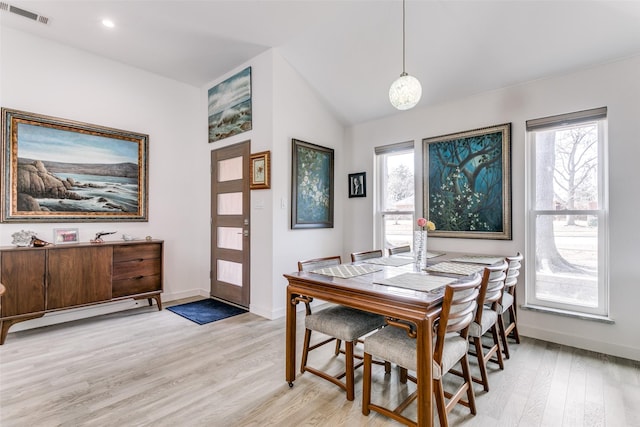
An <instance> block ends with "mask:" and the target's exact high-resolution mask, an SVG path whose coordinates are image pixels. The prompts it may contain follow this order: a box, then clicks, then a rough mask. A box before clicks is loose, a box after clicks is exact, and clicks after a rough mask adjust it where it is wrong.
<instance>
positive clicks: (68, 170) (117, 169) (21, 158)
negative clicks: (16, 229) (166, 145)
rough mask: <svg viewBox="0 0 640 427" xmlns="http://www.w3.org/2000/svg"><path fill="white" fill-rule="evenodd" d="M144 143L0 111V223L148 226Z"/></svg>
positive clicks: (139, 137) (134, 136) (123, 134)
mask: <svg viewBox="0 0 640 427" xmlns="http://www.w3.org/2000/svg"><path fill="white" fill-rule="evenodd" d="M148 143H149V136H148V135H144V134H140V133H134V132H128V131H124V130H118V129H112V128H107V127H103V126H97V125H92V124H87V123H81V122H75V121H71V120H67V119H60V118H55V117H49V116H43V115H39V114H33V113H27V112H24V111H18V110H11V109H7V108H3V109H2V166H3V171H2V177H1V179H2V181H1V185H0V187H1V188H0V192H1V193H2V201H1V211H2V218H1V220H2V222H71V221H73V222H78V221H80V222H83V221H94V222H105V221H147V220H148V206H147V204H148V196H147V192H148V187H149V183H148V164H147V152H148Z"/></svg>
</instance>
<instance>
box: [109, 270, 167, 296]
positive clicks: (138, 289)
mask: <svg viewBox="0 0 640 427" xmlns="http://www.w3.org/2000/svg"><path fill="white" fill-rule="evenodd" d="M161 290H162V280H160V275H159V274H155V275H151V276H138V277H132V278H129V279H122V280H114V281H113V283H112V290H111V295H112V298H119V297H123V296H128V295H135V294H144V293H147V292H153V291H161Z"/></svg>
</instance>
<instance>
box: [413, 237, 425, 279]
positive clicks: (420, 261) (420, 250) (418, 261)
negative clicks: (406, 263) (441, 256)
mask: <svg viewBox="0 0 640 427" xmlns="http://www.w3.org/2000/svg"><path fill="white" fill-rule="evenodd" d="M413 252H414V262H415V267H416V270H418V271H422V270H424V269H425V268H427V232H426V231H425V230H419V231H414V236H413Z"/></svg>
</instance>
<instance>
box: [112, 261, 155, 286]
mask: <svg viewBox="0 0 640 427" xmlns="http://www.w3.org/2000/svg"><path fill="white" fill-rule="evenodd" d="M161 269H162V263H161V260H160V258H154V259H136V260H133V261H124V262H114V263H113V280H114V281H116V280H123V279H133V278H136V277H140V276H154V275H159V274H160V271H161Z"/></svg>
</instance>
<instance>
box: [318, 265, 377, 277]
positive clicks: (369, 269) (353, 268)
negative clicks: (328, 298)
mask: <svg viewBox="0 0 640 427" xmlns="http://www.w3.org/2000/svg"><path fill="white" fill-rule="evenodd" d="M380 270H382V267H378V266H375V265H370V264H358V265H351V264H340V265H336V266H335V267H325V268H319V269H317V270H312V271H311V272H312V273H316V274H323V275H325V276H333V277H341V278H343V279H348V278H350V277H356V276H361V275H363V274H369V273H373V272H375V271H380Z"/></svg>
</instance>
